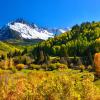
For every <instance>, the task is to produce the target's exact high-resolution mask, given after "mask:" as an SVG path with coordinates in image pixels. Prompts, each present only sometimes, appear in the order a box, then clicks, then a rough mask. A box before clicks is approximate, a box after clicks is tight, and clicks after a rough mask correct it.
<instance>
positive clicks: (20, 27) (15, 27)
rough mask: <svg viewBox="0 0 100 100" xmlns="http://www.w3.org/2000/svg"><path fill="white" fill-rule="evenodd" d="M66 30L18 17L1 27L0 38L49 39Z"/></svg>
mask: <svg viewBox="0 0 100 100" xmlns="http://www.w3.org/2000/svg"><path fill="white" fill-rule="evenodd" d="M66 30H67V29H66ZM66 30H64V29H49V28H42V27H38V26H37V25H35V24H30V23H28V22H26V21H25V20H23V19H17V20H15V21H13V22H10V23H8V24H7V25H5V26H4V27H2V28H1V29H0V40H9V39H29V40H36V39H38V40H47V39H48V38H53V37H54V36H55V35H59V34H61V33H64V32H66Z"/></svg>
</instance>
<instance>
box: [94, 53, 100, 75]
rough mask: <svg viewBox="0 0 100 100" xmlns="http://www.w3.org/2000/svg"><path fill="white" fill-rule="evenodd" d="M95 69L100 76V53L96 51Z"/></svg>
mask: <svg viewBox="0 0 100 100" xmlns="http://www.w3.org/2000/svg"><path fill="white" fill-rule="evenodd" d="M94 63H95V70H96V72H97V75H98V76H100V53H96V54H95V56H94Z"/></svg>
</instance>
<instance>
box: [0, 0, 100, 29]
mask: <svg viewBox="0 0 100 100" xmlns="http://www.w3.org/2000/svg"><path fill="white" fill-rule="evenodd" d="M16 18H24V19H25V20H27V21H30V22H34V23H36V24H38V25H40V26H46V27H55V28H57V27H59V28H60V27H62V28H65V27H71V26H72V25H74V24H80V23H81V22H85V21H100V0H0V26H2V25H4V24H6V23H8V22H9V21H12V20H15V19H16Z"/></svg>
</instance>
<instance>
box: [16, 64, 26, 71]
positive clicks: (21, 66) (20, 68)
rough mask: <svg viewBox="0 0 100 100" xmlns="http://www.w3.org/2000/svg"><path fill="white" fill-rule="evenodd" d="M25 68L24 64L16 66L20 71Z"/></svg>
mask: <svg viewBox="0 0 100 100" xmlns="http://www.w3.org/2000/svg"><path fill="white" fill-rule="evenodd" d="M24 67H25V65H24V64H17V65H16V68H17V69H18V70H22V69H24Z"/></svg>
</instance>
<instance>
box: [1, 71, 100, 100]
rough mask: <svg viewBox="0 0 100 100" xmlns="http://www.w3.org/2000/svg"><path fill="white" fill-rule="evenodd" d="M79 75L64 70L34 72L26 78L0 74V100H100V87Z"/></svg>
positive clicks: (22, 75) (18, 75)
mask: <svg viewBox="0 0 100 100" xmlns="http://www.w3.org/2000/svg"><path fill="white" fill-rule="evenodd" d="M66 74H67V75H66ZM77 74H78V73H77ZM77 74H76V75H75V76H73V74H70V75H68V73H67V72H66V73H65V72H62V71H58V72H45V71H33V72H29V73H27V74H26V75H25V74H23V73H18V72H17V73H15V74H13V75H11V74H9V73H0V100H99V98H100V90H99V88H97V87H96V86H95V85H94V83H93V82H92V81H91V79H90V78H89V77H87V78H83V79H82V80H80V79H78V78H76V77H79V74H80V73H79V74H78V75H77ZM72 77H73V78H72Z"/></svg>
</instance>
